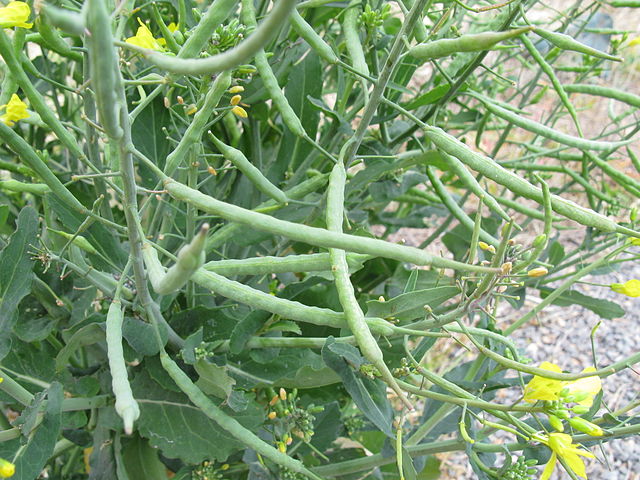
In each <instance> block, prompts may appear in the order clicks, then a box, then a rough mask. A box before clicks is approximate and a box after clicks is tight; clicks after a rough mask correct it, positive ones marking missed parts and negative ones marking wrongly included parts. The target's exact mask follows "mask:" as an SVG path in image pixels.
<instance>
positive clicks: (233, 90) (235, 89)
mask: <svg viewBox="0 0 640 480" xmlns="http://www.w3.org/2000/svg"><path fill="white" fill-rule="evenodd" d="M227 91H228V92H229V93H242V92H244V87H243V86H242V85H236V86H234V87H231V88H230V89H229V90H227ZM639 240H640V239H639Z"/></svg>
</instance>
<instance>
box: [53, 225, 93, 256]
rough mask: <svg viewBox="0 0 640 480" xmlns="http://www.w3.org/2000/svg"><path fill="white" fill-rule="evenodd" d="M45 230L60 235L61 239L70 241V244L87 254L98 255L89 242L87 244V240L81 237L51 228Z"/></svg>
mask: <svg viewBox="0 0 640 480" xmlns="http://www.w3.org/2000/svg"><path fill="white" fill-rule="evenodd" d="M47 230H48V231H50V232H53V233H55V234H56V235H60V236H61V237H63V238H66V239H67V240H71V243H73V244H74V245H76V246H77V247H78V248H80V249H82V250H84V251H85V252H87V253H91V254H93V255H97V254H98V251H97V250H96V249H95V247H94V246H93V245H91V242H89V240H87V239H86V238H85V237H83V236H82V235H73V234H71V233H67V232H63V231H60V230H54V229H53V228H49V227H47Z"/></svg>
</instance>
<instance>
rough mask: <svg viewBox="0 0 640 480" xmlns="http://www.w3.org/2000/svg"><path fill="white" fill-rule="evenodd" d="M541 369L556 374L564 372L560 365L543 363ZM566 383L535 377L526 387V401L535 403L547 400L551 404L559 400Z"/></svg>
mask: <svg viewBox="0 0 640 480" xmlns="http://www.w3.org/2000/svg"><path fill="white" fill-rule="evenodd" d="M540 368H542V369H543V370H548V371H550V372H555V373H561V372H562V369H561V368H560V367H559V366H558V365H555V364H553V363H550V362H542V363H541V364H540ZM564 383H565V382H563V381H561V380H554V379H552V378H544V377H539V376H538V375H535V376H534V377H533V378H532V379H531V381H530V382H529V383H527V385H526V386H525V387H524V400H525V401H526V402H529V403H535V402H537V401H538V400H547V401H549V402H553V401H554V400H558V398H559V397H560V392H561V391H562V389H563V388H564Z"/></svg>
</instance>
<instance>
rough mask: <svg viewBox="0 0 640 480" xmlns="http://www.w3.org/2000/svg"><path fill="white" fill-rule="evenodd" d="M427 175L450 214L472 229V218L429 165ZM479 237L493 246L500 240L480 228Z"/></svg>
mask: <svg viewBox="0 0 640 480" xmlns="http://www.w3.org/2000/svg"><path fill="white" fill-rule="evenodd" d="M445 155H446V154H445ZM427 176H428V177H429V180H430V181H431V185H433V189H434V190H435V191H436V193H437V194H438V196H439V197H440V200H441V201H442V203H443V204H444V206H445V207H446V208H447V210H449V212H450V213H451V215H453V216H454V217H456V219H457V220H458V221H459V222H460V223H461V224H462V225H464V226H465V227H467V229H468V230H469V231H471V232H472V231H473V230H474V222H473V220H471V218H470V217H469V215H467V214H466V212H465V211H464V210H462V208H460V205H458V204H457V203H456V202H455V201H454V200H453V199H452V198H451V195H449V192H447V189H446V187H445V186H444V184H443V183H442V182H441V181H440V179H439V178H438V176H437V175H436V173H435V171H434V169H433V167H431V166H429V167H427ZM482 198H483V199H484V197H482ZM480 239H481V240H482V241H483V242H487V243H488V244H490V245H493V246H494V247H497V246H498V245H499V244H500V240H498V239H497V238H495V237H494V236H492V235H489V234H488V233H487V232H485V231H484V230H482V229H480Z"/></svg>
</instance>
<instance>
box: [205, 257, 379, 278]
mask: <svg viewBox="0 0 640 480" xmlns="http://www.w3.org/2000/svg"><path fill="white" fill-rule="evenodd" d="M371 258H373V257H371V256H370V255H361V254H359V253H348V254H347V264H348V265H349V270H350V271H351V270H359V269H360V268H362V264H363V262H366V261H367V260H369V259H371ZM202 268H204V269H205V270H207V271H209V272H214V273H217V274H218V275H223V276H225V277H231V276H234V275H265V274H270V273H285V272H292V273H296V272H329V271H331V260H330V259H329V254H328V253H312V254H306V255H287V256H285V257H269V256H267V257H252V258H243V259H240V260H217V261H213V262H208V263H205V264H204V265H203V266H202Z"/></svg>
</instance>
